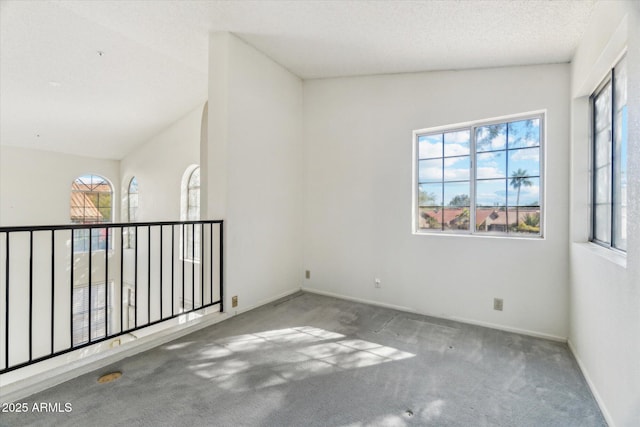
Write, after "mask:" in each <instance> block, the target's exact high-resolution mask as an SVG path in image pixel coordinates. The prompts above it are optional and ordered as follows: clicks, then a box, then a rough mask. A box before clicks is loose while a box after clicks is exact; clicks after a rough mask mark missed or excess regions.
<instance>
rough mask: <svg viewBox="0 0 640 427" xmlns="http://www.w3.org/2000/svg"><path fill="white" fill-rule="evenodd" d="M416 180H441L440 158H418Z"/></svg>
mask: <svg viewBox="0 0 640 427" xmlns="http://www.w3.org/2000/svg"><path fill="white" fill-rule="evenodd" d="M418 180H419V181H420V182H439V181H442V159H435V160H420V161H419V162H418Z"/></svg>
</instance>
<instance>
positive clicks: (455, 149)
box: [444, 144, 469, 156]
mask: <svg viewBox="0 0 640 427" xmlns="http://www.w3.org/2000/svg"><path fill="white" fill-rule="evenodd" d="M444 152H445V155H447V156H464V155H468V154H469V146H466V147H465V146H464V145H460V144H445V146H444Z"/></svg>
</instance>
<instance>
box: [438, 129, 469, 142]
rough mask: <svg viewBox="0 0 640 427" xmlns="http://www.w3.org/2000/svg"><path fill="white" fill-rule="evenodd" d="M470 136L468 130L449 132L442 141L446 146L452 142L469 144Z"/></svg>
mask: <svg viewBox="0 0 640 427" xmlns="http://www.w3.org/2000/svg"><path fill="white" fill-rule="evenodd" d="M469 139H470V135H469V131H468V130H463V131H459V132H450V133H445V134H444V141H445V143H446V144H450V143H452V142H457V143H467V144H468V143H469Z"/></svg>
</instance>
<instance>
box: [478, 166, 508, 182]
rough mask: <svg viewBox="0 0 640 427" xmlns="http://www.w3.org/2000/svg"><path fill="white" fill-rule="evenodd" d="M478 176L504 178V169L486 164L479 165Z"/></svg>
mask: <svg viewBox="0 0 640 427" xmlns="http://www.w3.org/2000/svg"><path fill="white" fill-rule="evenodd" d="M477 173H478V178H480V179H482V178H504V171H501V170H500V169H498V168H497V167H494V166H487V167H479V168H478V169H477Z"/></svg>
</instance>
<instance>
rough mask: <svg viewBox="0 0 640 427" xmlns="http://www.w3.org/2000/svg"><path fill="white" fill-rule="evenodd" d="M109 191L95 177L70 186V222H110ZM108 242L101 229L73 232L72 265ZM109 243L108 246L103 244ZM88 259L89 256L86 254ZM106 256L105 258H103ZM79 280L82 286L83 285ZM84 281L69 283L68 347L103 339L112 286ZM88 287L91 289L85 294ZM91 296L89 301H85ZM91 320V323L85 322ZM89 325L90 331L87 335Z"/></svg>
mask: <svg viewBox="0 0 640 427" xmlns="http://www.w3.org/2000/svg"><path fill="white" fill-rule="evenodd" d="M112 199H113V189H112V187H111V184H110V183H109V181H107V180H106V179H105V178H103V177H101V176H98V175H82V176H79V177H78V178H76V179H75V180H74V181H73V183H72V185H71V204H70V216H71V222H73V223H76V224H96V223H105V222H111V221H112V212H113V209H112ZM111 241H112V239H111V234H110V232H108V231H107V229H105V228H92V229H77V230H73V250H74V252H75V253H76V254H77V258H76V259H74V264H75V263H76V262H77V263H81V262H82V261H81V260H82V256H83V254H82V253H83V252H89V250H91V252H92V253H95V251H98V250H106V249H108V245H110V244H111V243H110V242H111ZM107 242H109V243H107ZM90 256H91V254H90ZM105 256H108V254H105ZM83 280H85V282H84V283H83ZM86 280H88V278H85V277H77V278H76V280H75V283H73V307H72V315H73V319H72V329H73V336H72V345H74V346H76V345H79V344H82V343H85V342H88V341H89V337H91V340H95V339H99V338H103V337H104V336H106V334H107V323H108V321H107V318H108V316H110V315H111V310H110V308H109V307H107V305H106V301H107V300H109V301H113V294H112V292H113V282H112V281H110V282H109V284H108V285H107V284H105V283H104V281H103V282H102V283H99V282H93V283H91V284H89V283H88V282H87V281H86ZM89 286H91V289H90V290H89ZM107 292H109V293H110V298H109V299H107V298H106V293H107ZM89 294H91V301H90V300H89ZM89 319H91V321H89ZM89 323H91V331H89Z"/></svg>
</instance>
